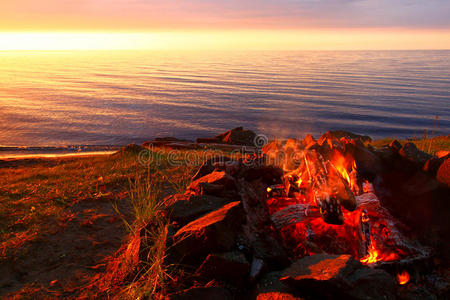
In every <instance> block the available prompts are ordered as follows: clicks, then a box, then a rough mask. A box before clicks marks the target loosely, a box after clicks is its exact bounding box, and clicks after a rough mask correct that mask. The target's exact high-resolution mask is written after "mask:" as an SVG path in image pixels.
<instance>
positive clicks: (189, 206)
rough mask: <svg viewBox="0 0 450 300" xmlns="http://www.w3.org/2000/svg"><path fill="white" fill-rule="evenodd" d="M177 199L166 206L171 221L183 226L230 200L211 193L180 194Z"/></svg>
mask: <svg viewBox="0 0 450 300" xmlns="http://www.w3.org/2000/svg"><path fill="white" fill-rule="evenodd" d="M181 196H183V197H181V198H180V197H179V199H178V201H175V202H174V203H173V204H172V205H170V206H168V207H167V208H166V211H167V213H168V215H169V218H170V220H171V221H174V222H177V223H178V224H179V225H181V226H184V225H186V224H187V223H189V222H191V221H193V220H195V219H196V218H198V217H200V216H202V215H204V214H206V213H209V212H211V211H214V210H217V209H219V208H221V207H223V206H224V205H225V204H227V203H229V202H230V199H228V198H221V197H216V196H211V195H190V196H189V195H181ZM237 200H238V199H237Z"/></svg>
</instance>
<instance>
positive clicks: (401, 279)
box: [397, 271, 409, 284]
mask: <svg viewBox="0 0 450 300" xmlns="http://www.w3.org/2000/svg"><path fill="white" fill-rule="evenodd" d="M397 281H398V283H399V284H407V283H408V282H409V274H408V272H406V271H403V272H401V273H398V274H397Z"/></svg>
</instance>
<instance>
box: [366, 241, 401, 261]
mask: <svg viewBox="0 0 450 300" xmlns="http://www.w3.org/2000/svg"><path fill="white" fill-rule="evenodd" d="M368 252H369V254H367V256H365V257H363V258H361V259H360V260H359V261H360V262H361V263H363V264H365V265H370V264H374V263H376V262H379V261H392V260H396V259H398V258H399V256H398V254H397V253H395V252H387V253H382V252H380V250H377V249H375V247H374V246H373V244H371V245H370V247H369V251H368Z"/></svg>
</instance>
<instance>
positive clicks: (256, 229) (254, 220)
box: [237, 178, 290, 266]
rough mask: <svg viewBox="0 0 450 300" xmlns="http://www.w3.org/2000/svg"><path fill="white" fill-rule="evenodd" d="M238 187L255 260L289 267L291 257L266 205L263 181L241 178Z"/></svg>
mask: <svg viewBox="0 0 450 300" xmlns="http://www.w3.org/2000/svg"><path fill="white" fill-rule="evenodd" d="M237 185H238V188H239V190H240V194H241V199H242V204H243V207H244V211H245V213H246V214H245V215H246V219H247V222H246V225H245V227H244V235H245V239H246V240H247V243H248V244H249V245H250V246H251V248H252V251H253V255H254V258H256V259H262V260H263V261H265V262H266V263H268V264H273V265H274V266H279V265H288V264H289V263H290V261H289V257H288V255H287V252H286V250H285V249H284V247H283V246H282V242H281V239H280V238H279V236H278V232H277V231H276V230H275V226H274V225H273V223H272V220H271V219H270V215H269V211H268V208H267V205H266V203H265V200H266V197H265V195H266V187H265V184H264V183H263V182H262V181H261V180H255V181H252V182H248V181H246V180H245V179H244V178H240V179H239V180H238V181H237Z"/></svg>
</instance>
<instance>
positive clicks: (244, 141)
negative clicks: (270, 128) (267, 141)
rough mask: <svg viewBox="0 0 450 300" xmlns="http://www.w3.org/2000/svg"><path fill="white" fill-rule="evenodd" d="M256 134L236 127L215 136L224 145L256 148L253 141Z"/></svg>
mask: <svg viewBox="0 0 450 300" xmlns="http://www.w3.org/2000/svg"><path fill="white" fill-rule="evenodd" d="M255 137H256V133H254V132H253V131H251V130H245V129H244V128H243V127H236V128H234V129H231V130H229V131H227V132H224V133H221V134H219V135H217V136H216V139H219V140H220V141H222V142H223V143H225V144H231V145H242V146H256V145H255V144H254V140H255Z"/></svg>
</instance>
